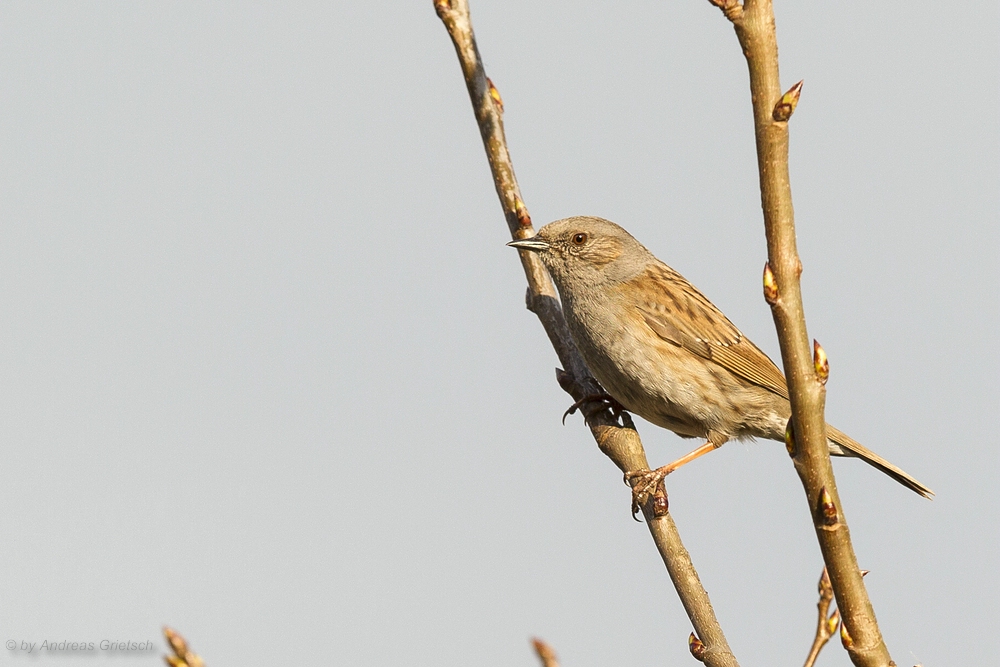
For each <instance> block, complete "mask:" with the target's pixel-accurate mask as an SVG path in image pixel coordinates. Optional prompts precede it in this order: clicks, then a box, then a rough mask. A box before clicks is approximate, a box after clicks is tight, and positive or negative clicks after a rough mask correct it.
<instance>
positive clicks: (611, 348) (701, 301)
mask: <svg viewBox="0 0 1000 667" xmlns="http://www.w3.org/2000/svg"><path fill="white" fill-rule="evenodd" d="M508 245H510V246H513V247H515V248H518V249H521V250H528V251H531V252H534V253H537V254H538V256H539V258H540V259H541V261H542V263H543V264H544V265H545V268H546V269H548V271H549V273H550V274H551V275H552V279H553V281H554V282H555V284H556V287H557V288H558V290H559V296H560V298H561V299H562V305H563V312H564V313H565V316H566V322H567V324H568V325H569V330H570V333H571V334H572V335H573V340H574V341H575V342H576V345H577V347H578V348H579V349H580V353H581V354H582V355H583V358H584V360H585V361H586V362H587V365H588V366H589V367H590V370H591V371H592V372H593V374H594V377H596V378H597V380H598V381H599V382H600V383H601V384H602V385H603V386H604V388H605V389H606V390H607V391H608V393H609V394H610V395H611V397H612V398H614V399H615V400H616V401H617V402H618V403H620V404H621V405H622V406H623V407H624V408H625V409H627V410H629V411H630V412H633V413H635V414H637V415H640V416H641V417H643V418H644V419H646V420H648V421H650V422H652V423H654V424H656V425H657V426H662V427H663V428H666V429H670V430H671V431H673V432H674V433H676V434H678V435H680V436H682V437H685V438H705V439H706V440H707V441H708V442H707V443H706V444H704V445H702V446H701V447H699V448H698V449H696V450H694V451H693V452H691V453H690V454H688V455H687V456H684V457H682V458H680V459H678V460H677V461H675V462H673V463H671V464H669V465H667V466H664V467H663V468H660V469H659V470H658V471H657V473H656V477H657V481H658V479H662V477H663V475H665V474H668V473H670V472H672V471H674V470H676V469H677V468H679V467H680V466H681V465H684V464H685V463H687V462H689V461H691V460H693V459H695V458H697V457H699V456H701V455H702V454H705V453H707V452H709V451H712V450H713V449H716V448H718V447H721V446H722V445H723V444H724V443H725V442H727V441H728V440H731V439H733V438H736V439H747V438H768V439H770V440H777V441H779V442H783V441H784V434H785V425H786V424H787V422H788V418H789V417H790V416H791V405H790V403H789V401H788V387H787V385H786V383H785V377H784V375H782V373H781V371H780V370H778V367H777V366H775V365H774V362H773V361H771V359H770V358H768V356H767V355H766V354H764V353H763V352H761V350H760V348H758V347H757V346H756V345H754V344H753V343H752V342H751V341H750V340H749V339H748V338H747V337H746V336H744V335H743V334H742V333H740V331H739V329H737V328H736V327H735V326H734V325H733V323H732V322H730V321H729V320H728V319H727V318H726V316H725V315H723V314H722V312H721V311H720V310H719V309H718V308H716V307H715V306H714V305H713V304H712V302H711V301H709V300H708V299H706V298H705V296H704V295H702V293H701V292H699V291H698V290H697V289H696V288H695V287H694V285H692V284H691V283H689V282H688V281H687V280H685V279H684V277H683V276H681V275H680V274H679V273H677V272H676V271H674V270H673V269H671V268H670V267H669V266H667V265H666V264H664V263H663V262H661V261H660V260H658V259H656V257H654V256H653V254H652V253H651V252H649V251H648V250H646V248H645V247H643V246H642V244H640V243H639V242H638V241H636V240H635V239H634V238H633V237H632V235H631V234H629V233H628V232H626V231H625V230H624V229H622V228H621V227H619V226H618V225H616V224H615V223H613V222H610V221H608V220H603V219H601V218H592V217H575V218H566V219H565V220H557V221H556V222H553V223H550V224H548V225H546V226H544V227H542V228H541V229H540V230H539V231H538V234H537V235H536V236H534V237H533V238H530V239H525V240H522V241H512V242H511V243H508ZM827 436H828V438H829V441H828V443H829V446H830V453H831V454H833V455H835V456H856V457H858V458H860V459H862V460H864V461H865V462H866V463H869V464H871V465H873V466H875V467H876V468H878V469H879V470H881V471H882V472H884V473H885V474H887V475H889V476H890V477H892V478H893V479H895V480H896V481H898V482H899V483H901V484H903V485H904V486H907V487H909V488H911V489H913V490H914V491H916V492H917V493H919V494H920V495H922V496H924V497H926V498H929V497H931V496H932V495H933V492H932V491H931V490H930V489H928V488H927V487H926V486H924V485H923V484H921V483H920V482H918V481H917V480H915V479H914V478H913V477H911V476H910V475H908V474H906V473H905V472H903V471H902V470H900V469H899V468H897V467H896V466H894V465H892V464H891V463H889V462H888V461H886V460H885V459H883V458H882V457H880V456H879V455H877V454H875V453H874V452H872V451H869V450H868V449H866V448H865V447H863V446H862V445H861V444H859V443H857V442H855V441H854V440H852V439H851V438H849V437H848V436H846V435H845V434H843V433H841V432H840V431H838V430H837V429H835V428H833V427H832V426H830V425H827Z"/></svg>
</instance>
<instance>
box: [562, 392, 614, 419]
mask: <svg viewBox="0 0 1000 667" xmlns="http://www.w3.org/2000/svg"><path fill="white" fill-rule="evenodd" d="M588 403H600V404H601V405H602V407H604V408H610V409H611V414H612V415H613V416H614V418H615V419H616V420H617V419H621V416H622V413H624V412H625V406H623V405H622V404H621V403H619V402H618V401H616V400H615V399H614V397H613V396H611V394H591V395H590V396H584V397H583V398H581V399H580V400H579V401H577V402H576V403H574V404H573V405H571V406H569V409H568V410H566V412H564V413H563V416H562V423H563V424H565V423H566V417H569V416H570V415H572V414H576V411H577V410H579V409H580V408H582V407H583V406H585V405H587V404H588ZM583 416H584V418H585V419H586V417H587V414H586V413H584V415H583Z"/></svg>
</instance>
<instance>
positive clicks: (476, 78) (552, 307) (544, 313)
mask: <svg viewBox="0 0 1000 667" xmlns="http://www.w3.org/2000/svg"><path fill="white" fill-rule="evenodd" d="M434 8H435V9H436V10H437V13H438V16H439V17H441V20H442V21H443V22H444V25H445V27H446V28H447V30H448V34H449V35H450V36H451V39H452V42H453V43H454V45H455V51H456V53H457V54H458V60H459V64H460V65H461V67H462V74H463V75H464V77H465V83H466V86H467V87H468V90H469V97H470V98H471V100H472V108H473V112H474V113H475V116H476V122H477V123H478V125H479V131H480V134H481V135H482V138H483V145H484V147H485V149H486V156H487V158H488V160H489V163H490V170H491V171H492V173H493V181H494V184H495V185H496V190H497V195H498V196H499V198H500V204H501V206H502V207H503V212H504V217H505V218H506V220H507V226H508V228H509V229H510V233H511V236H512V237H513V238H515V239H524V238H529V237H531V236H533V235H534V233H535V232H534V229H533V227H532V225H531V217H530V216H529V215H528V209H527V207H526V206H525V205H524V201H523V200H522V199H521V194H520V190H519V189H518V186H517V180H516V179H515V177H514V168H513V165H512V163H511V160H510V154H509V153H508V151H507V141H506V138H505V137H504V131H503V103H502V101H501V98H500V94H499V92H497V89H496V87H495V86H493V84H492V82H490V80H489V79H487V77H486V73H485V70H484V69H483V63H482V59H481V57H480V55H479V49H478V47H477V45H476V40H475V36H474V34H473V31H472V21H471V18H470V16H469V5H468V1H467V0H434ZM520 257H521V264H522V266H523V267H524V272H525V277H526V278H527V281H528V308H529V310H531V311H532V312H533V313H535V315H537V316H538V319H539V320H540V321H541V323H542V326H543V327H544V328H545V332H546V334H548V337H549V340H550V341H551V342H552V346H553V347H554V348H555V351H556V354H557V356H558V357H559V361H560V363H561V364H562V367H563V369H565V370H560V371H558V376H557V377H558V380H559V384H560V386H561V387H562V388H563V389H564V390H565V391H566V392H568V393H569V394H570V395H571V396H572V397H573V399H574V400H577V401H578V400H580V399H582V398H584V397H585V396H594V395H596V394H600V393H602V392H601V388H600V385H598V383H597V381H596V380H595V379H594V378H593V376H592V375H591V374H590V371H589V369H588V368H587V365H586V363H585V362H584V361H583V358H582V357H581V356H580V353H579V351H578V350H577V348H576V345H575V344H574V343H573V339H572V338H571V337H570V334H569V329H568V328H567V326H566V320H565V319H564V318H563V314H562V308H561V306H560V305H559V300H558V298H557V297H556V291H555V288H554V287H553V285H552V281H551V280H550V279H549V276H548V274H547V273H546V272H545V269H544V268H543V267H542V265H541V262H539V261H538V258H537V257H536V256H535V255H534V254H532V253H530V252H524V251H522V252H521V253H520ZM585 416H586V418H587V424H588V426H589V427H590V430H591V433H592V434H593V436H594V438H595V440H596V441H597V444H598V446H599V447H600V448H601V451H603V452H604V453H605V454H606V455H607V456H608V457H609V458H611V460H612V461H613V462H614V463H615V465H616V466H618V468H619V469H621V471H622V472H623V473H624V472H628V471H634V470H648V469H649V462H648V461H647V460H646V453H645V450H644V449H643V446H642V441H641V440H640V439H639V434H638V433H637V432H636V430H635V428H634V426H633V425H632V422H631V418H629V417H628V416H627V414H626V415H623V421H622V423H619V422H618V421H617V420H616V419H615V417H614V415H613V414H612V413H611V411H610V410H608V409H602V408H600V407H599V406H596V405H595V404H589V409H586V410H585ZM642 512H643V516H644V517H645V519H646V524H647V525H648V527H649V531H650V534H651V535H652V536H653V542H654V543H655V545H656V548H657V550H658V551H659V552H660V556H661V557H662V558H663V562H664V564H665V565H666V568H667V572H668V573H669V575H670V579H671V581H672V582H673V584H674V587H675V589H676V590H677V595H678V597H679V598H680V600H681V603H682V604H683V605H684V609H685V611H686V612H687V614H688V617H689V618H690V619H691V624H692V625H693V626H694V629H695V631H696V632H697V633H698V636H699V637H700V638H701V641H703V642H704V644H705V664H707V665H709V666H710V667H738V663H737V661H736V658H735V657H734V656H733V654H732V651H731V650H730V648H729V644H728V642H727V641H726V637H725V635H724V634H723V632H722V628H721V626H720V625H719V622H718V619H716V617H715V612H714V610H713V609H712V605H711V602H710V601H709V599H708V593H706V592H705V589H704V587H703V586H702V585H701V581H700V580H699V578H698V573H697V571H696V570H695V569H694V564H693V563H692V562H691V557H690V555H689V554H688V552H687V550H686V549H685V548H684V545H683V543H682V542H681V539H680V534H679V533H678V532H677V526H676V525H674V521H673V518H672V517H671V516H670V514H669V512H668V511H667V499H666V491H665V489H664V488H663V485H662V483H661V484H660V486H659V488H658V489H657V491H656V492H655V493H654V494H652V495H651V496H650V497H649V498H648V499H647V501H646V502H645V503H644V505H643V507H642Z"/></svg>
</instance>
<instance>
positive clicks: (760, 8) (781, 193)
mask: <svg viewBox="0 0 1000 667" xmlns="http://www.w3.org/2000/svg"><path fill="white" fill-rule="evenodd" d="M710 2H711V3H712V4H713V5H715V6H717V7H719V8H720V9H721V10H722V11H723V13H724V14H725V15H726V17H727V18H728V19H729V20H730V21H731V22H732V23H733V27H734V28H735V30H736V36H737V38H738V39H739V42H740V46H741V47H742V48H743V54H744V56H745V57H746V61H747V65H748V67H749V70H750V94H751V98H752V101H753V118H754V129H755V135H756V140H757V166H758V169H759V172H760V193H761V207H762V209H763V212H764V229H765V233H766V236H767V254H768V269H766V270H765V274H766V273H767V271H768V270H771V271H773V278H772V279H771V281H772V284H771V285H770V286H769V285H768V284H767V283H768V282H769V281H768V278H769V276H767V275H765V296H766V297H767V301H768V303H769V304H771V312H772V315H773V317H774V324H775V327H776V329H777V332H778V342H779V343H780V346H781V359H782V362H783V364H784V369H785V376H786V377H787V378H788V388H789V393H790V395H791V403H792V420H791V424H790V429H789V433H790V438H789V444H790V447H789V449H790V453H791V454H792V460H793V462H794V464H795V470H796V472H797V473H798V475H799V478H800V480H801V481H802V487H803V489H804V490H805V493H806V499H807V501H808V504H809V511H810V515H811V516H812V518H813V524H814V526H815V529H816V536H817V538H818V540H819V546H820V550H821V552H822V554H823V560H824V561H825V562H826V567H827V570H828V572H829V574H830V580H831V582H832V585H833V590H834V593H835V595H836V599H837V607H838V608H839V609H840V613H841V616H842V618H843V622H844V624H845V626H846V629H847V631H848V634H849V636H850V637H851V640H852V643H851V645H850V647H849V648H848V653H849V655H850V657H851V661H852V662H853V663H854V664H855V665H858V666H859V667H887V666H888V665H894V664H895V663H893V662H892V660H891V658H890V657H889V650H888V649H887V648H886V645H885V642H884V641H883V639H882V634H881V632H880V631H879V627H878V622H877V621H876V619H875V610H874V609H873V607H872V604H871V601H870V600H869V598H868V592H867V591H866V590H865V585H864V582H863V581H862V575H861V570H860V568H859V567H858V561H857V556H856V555H855V553H854V546H853V545H852V543H851V537H850V531H849V530H848V527H847V519H846V518H845V516H844V510H843V505H842V504H841V501H840V496H839V495H838V493H837V483H836V480H835V479H834V475H833V467H832V466H831V464H830V454H829V450H828V447H827V438H826V419H825V417H824V414H823V409H824V405H825V402H826V388H825V383H824V381H823V380H824V379H825V377H820V375H821V374H823V373H824V372H825V371H823V370H822V366H823V364H821V363H820V360H819V359H816V360H815V361H814V359H813V357H812V356H811V355H810V352H809V336H808V333H807V331H806V320H805V312H804V310H803V306H802V293H801V289H800V285H799V276H800V275H801V273H802V263H801V261H800V260H799V255H798V250H797V249H796V244H795V218H794V213H793V210H792V190H791V185H790V183H789V177H788V119H789V118H790V117H791V113H792V111H794V108H795V102H797V100H798V90H799V89H800V86H796V87H793V89H792V90H790V91H789V93H788V94H787V95H786V96H782V89H781V86H780V80H779V77H778V41H777V35H776V32H775V26H774V9H773V7H772V4H771V0H745V2H744V3H743V4H742V5H741V4H740V3H739V2H738V1H737V0H710ZM793 93H794V94H793ZM818 371H819V372H818Z"/></svg>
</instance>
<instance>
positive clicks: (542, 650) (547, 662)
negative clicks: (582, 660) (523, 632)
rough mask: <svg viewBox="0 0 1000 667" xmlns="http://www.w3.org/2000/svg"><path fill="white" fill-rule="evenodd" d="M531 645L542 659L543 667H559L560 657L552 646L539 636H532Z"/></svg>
mask: <svg viewBox="0 0 1000 667" xmlns="http://www.w3.org/2000/svg"><path fill="white" fill-rule="evenodd" d="M531 645H532V646H533V647H534V648H535V653H536V654H537V655H538V659H539V660H541V661H542V667H558V666H559V659H558V658H557V657H556V652H555V651H553V650H552V647H551V646H549V645H548V644H546V643H545V642H543V641H542V640H541V639H539V638H538V637H532V639H531Z"/></svg>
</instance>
